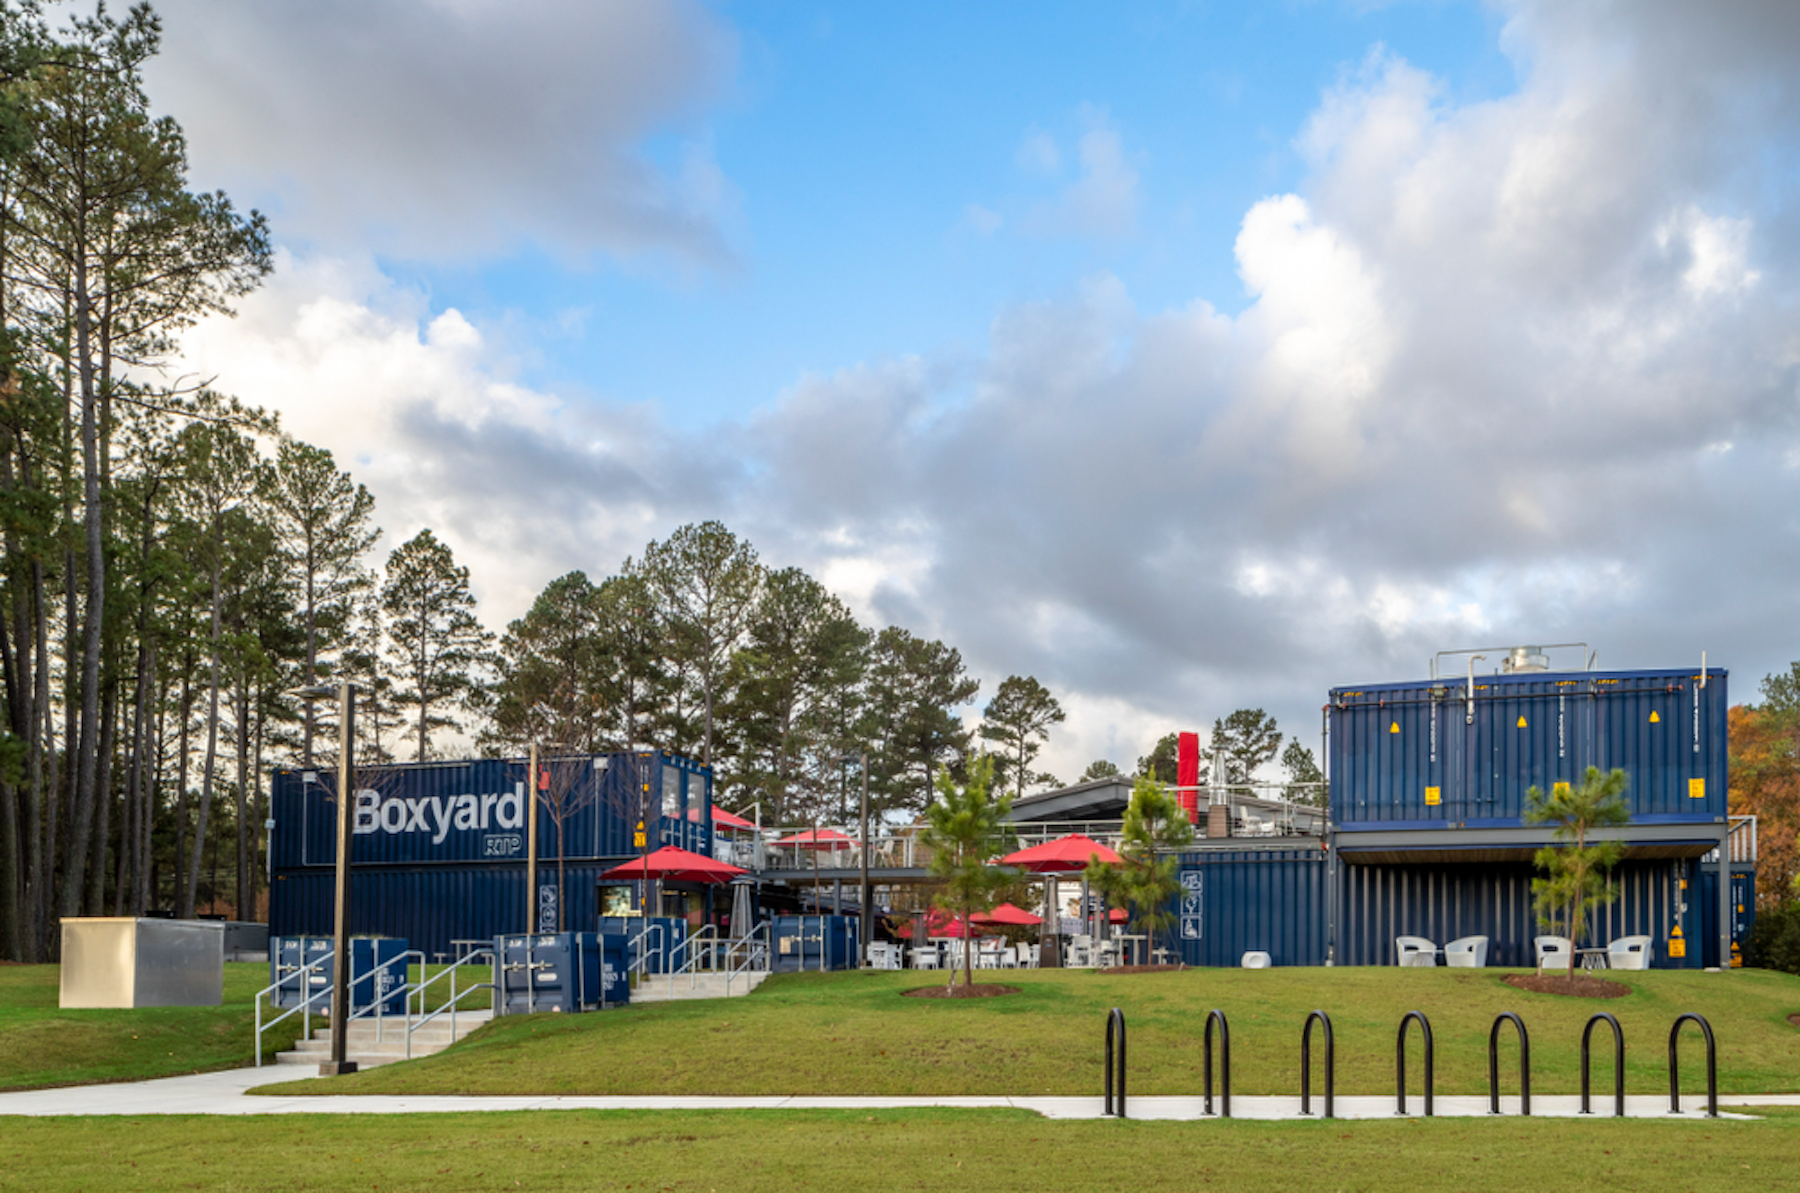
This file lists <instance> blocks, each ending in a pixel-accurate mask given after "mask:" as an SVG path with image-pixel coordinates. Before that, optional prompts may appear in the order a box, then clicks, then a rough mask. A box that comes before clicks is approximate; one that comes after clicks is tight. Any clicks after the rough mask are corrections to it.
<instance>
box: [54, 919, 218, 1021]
mask: <svg viewBox="0 0 1800 1193" xmlns="http://www.w3.org/2000/svg"><path fill="white" fill-rule="evenodd" d="M224 1001H225V925H224V924H223V923H219V922H216V921H212V920H155V919H138V918H136V917H134V916H99V917H95V918H92V919H66V920H64V921H63V922H62V991H61V998H60V1001H59V1003H58V1005H59V1006H62V1007H64V1008H73V1007H216V1006H219V1005H220V1004H221V1003H223V1002H224Z"/></svg>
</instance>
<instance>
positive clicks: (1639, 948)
mask: <svg viewBox="0 0 1800 1193" xmlns="http://www.w3.org/2000/svg"><path fill="white" fill-rule="evenodd" d="M1655 953H1656V950H1655V949H1654V948H1653V947H1652V946H1651V943H1650V938H1649V937H1648V936H1621V937H1619V939H1617V940H1615V941H1611V942H1609V943H1608V944H1607V946H1606V964H1607V965H1608V966H1609V967H1610V968H1612V969H1649V968H1650V959H1651V958H1652V957H1653V956H1655Z"/></svg>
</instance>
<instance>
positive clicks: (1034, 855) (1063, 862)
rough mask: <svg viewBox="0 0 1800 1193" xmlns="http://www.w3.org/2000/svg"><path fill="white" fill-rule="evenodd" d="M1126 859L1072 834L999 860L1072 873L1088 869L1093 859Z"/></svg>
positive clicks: (1034, 869)
mask: <svg viewBox="0 0 1800 1193" xmlns="http://www.w3.org/2000/svg"><path fill="white" fill-rule="evenodd" d="M1123 860H1124V859H1123V858H1121V857H1120V856H1119V855H1118V854H1117V853H1114V852H1113V851H1112V850H1110V849H1108V848H1107V847H1106V846H1104V845H1102V844H1100V842H1098V841H1096V840H1094V839H1093V838H1092V837H1084V836H1082V835H1081V834H1080V833H1070V834H1069V835H1068V836H1066V837H1058V838H1056V840H1054V841H1045V842H1044V843H1043V844H1042V845H1033V846H1031V847H1030V848H1029V849H1021V850H1019V851H1018V852H1017V853H1009V854H1007V855H1006V856H1005V857H1003V858H1001V859H1000V864H1001V865H1003V866H1017V867H1018V868H1019V869H1021V870H1029V871H1031V872H1032V873H1033V874H1073V873H1075V872H1077V871H1080V870H1085V869H1087V868H1088V863H1089V862H1090V861H1095V862H1111V863H1113V864H1115V865H1116V864H1117V863H1119V862H1121V861H1123Z"/></svg>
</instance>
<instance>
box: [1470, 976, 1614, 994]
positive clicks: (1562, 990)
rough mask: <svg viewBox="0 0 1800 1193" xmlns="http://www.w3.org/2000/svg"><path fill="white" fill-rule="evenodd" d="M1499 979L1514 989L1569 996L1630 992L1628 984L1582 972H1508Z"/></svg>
mask: <svg viewBox="0 0 1800 1193" xmlns="http://www.w3.org/2000/svg"><path fill="white" fill-rule="evenodd" d="M1501 980H1502V981H1504V982H1505V983H1506V984H1507V985H1508V986H1511V987H1513V988H1514V989H1515V990H1529V991H1531V992H1532V993H1533V994H1564V995H1568V996H1569V997H1571V998H1624V997H1625V996H1626V995H1627V994H1630V993H1631V987H1630V986H1621V985H1620V984H1619V983H1617V982H1609V981H1607V980H1606V979H1605V978H1596V977H1591V976H1589V975H1588V974H1583V973H1578V974H1576V975H1575V976H1574V977H1573V978H1571V977H1569V976H1568V975H1567V974H1548V973H1509V974H1507V975H1506V977H1504V978H1502V979H1501Z"/></svg>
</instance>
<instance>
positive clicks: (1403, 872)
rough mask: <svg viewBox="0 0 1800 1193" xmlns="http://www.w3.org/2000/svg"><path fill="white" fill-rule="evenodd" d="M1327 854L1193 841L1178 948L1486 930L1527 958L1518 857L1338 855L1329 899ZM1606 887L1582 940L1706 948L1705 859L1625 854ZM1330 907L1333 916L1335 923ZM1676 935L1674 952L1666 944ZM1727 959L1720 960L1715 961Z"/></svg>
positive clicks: (1526, 869)
mask: <svg viewBox="0 0 1800 1193" xmlns="http://www.w3.org/2000/svg"><path fill="white" fill-rule="evenodd" d="M1327 858H1328V855H1327V853H1326V852H1325V851H1324V850H1322V849H1318V848H1310V849H1282V848H1269V849H1255V848H1250V849H1228V850H1194V851H1190V852H1188V853H1184V854H1182V855H1181V857H1180V860H1179V868H1178V870H1177V876H1178V879H1179V881H1180V883H1181V893H1180V894H1179V895H1178V896H1177V898H1176V899H1175V901H1174V904H1173V906H1171V907H1170V908H1169V910H1170V911H1171V912H1172V913H1173V914H1174V915H1175V932H1176V938H1177V939H1176V947H1177V949H1178V951H1179V953H1180V955H1181V959H1182V961H1183V962H1184V963H1185V964H1188V965H1211V966H1235V965H1237V964H1239V962H1240V961H1241V959H1242V957H1243V955H1244V954H1245V953H1247V952H1252V951H1256V952H1265V953H1268V954H1269V956H1270V958H1271V960H1272V961H1273V962H1274V963H1275V964H1276V965H1323V964H1325V962H1326V959H1327V957H1328V956H1332V955H1333V948H1332V946H1333V944H1335V962H1336V964H1339V965H1392V964H1394V963H1395V956H1394V950H1395V946H1394V938H1395V937H1397V936H1423V937H1425V938H1426V939H1428V940H1430V941H1432V942H1434V943H1435V944H1437V945H1438V946H1439V947H1440V948H1441V947H1442V946H1444V945H1445V944H1447V943H1449V942H1450V941H1452V940H1455V939H1457V938H1459V937H1463V936H1486V937H1487V938H1488V964H1489V965H1491V966H1497V967H1506V968H1526V969H1528V968H1530V967H1531V966H1532V965H1533V964H1534V963H1535V951H1534V949H1533V948H1532V940H1533V938H1534V937H1536V936H1537V935H1539V934H1540V933H1542V932H1543V931H1544V929H1543V928H1541V927H1540V926H1539V925H1538V920H1537V913H1536V911H1535V909H1534V906H1533V903H1532V895H1531V880H1532V878H1533V877H1534V876H1535V875H1536V874H1538V873H1539V871H1537V870H1536V869H1535V868H1534V867H1533V866H1531V865H1530V864H1529V863H1524V862H1513V863H1494V864H1484V863H1453V864H1431V865H1349V864H1344V865H1340V866H1339V868H1338V879H1337V884H1336V886H1337V890H1336V902H1335V906H1333V905H1332V904H1331V902H1330V901H1329V900H1328V899H1327V893H1328V891H1330V889H1331V880H1330V878H1329V865H1328V861H1327ZM1613 881H1614V883H1615V885H1616V887H1617V889H1618V895H1617V897H1616V898H1615V899H1614V900H1613V902H1612V903H1610V904H1608V905H1607V906H1606V907H1603V908H1601V909H1599V910H1597V911H1595V912H1594V913H1593V915H1592V916H1591V917H1590V921H1589V929H1588V932H1587V936H1586V940H1587V942H1588V943H1589V944H1590V945H1594V946H1603V945H1605V944H1606V943H1607V942H1608V941H1611V940H1615V939H1617V938H1619V937H1621V936H1635V935H1645V936H1649V937H1650V938H1651V939H1652V940H1653V941H1654V942H1655V944H1654V948H1655V954H1654V958H1653V960H1652V965H1654V966H1655V967H1656V968H1658V969H1698V968H1701V967H1703V966H1713V965H1718V964H1720V962H1719V959H1718V933H1717V930H1716V924H1717V923H1718V918H1717V907H1718V902H1717V890H1718V886H1717V874H1716V869H1715V864H1714V863H1712V862H1701V861H1699V860H1697V859H1692V858H1676V859H1651V860H1642V861H1626V862H1623V863H1621V864H1620V865H1619V866H1618V868H1617V869H1616V870H1615V871H1614V872H1613ZM1754 881H1755V876H1754V874H1752V873H1751V872H1750V871H1749V869H1748V867H1743V868H1741V869H1737V870H1735V871H1734V873H1733V874H1732V897H1733V907H1734V909H1735V910H1734V912H1733V917H1734V918H1733V923H1732V939H1733V941H1736V942H1740V943H1741V942H1742V941H1744V940H1745V939H1747V937H1748V935H1749V932H1750V928H1751V925H1752V924H1753V923H1754V915H1753V912H1754V907H1755V892H1754ZM1334 918H1335V923H1334V922H1333V920H1334ZM1674 940H1680V941H1683V942H1685V943H1684V944H1683V945H1682V946H1681V947H1680V950H1679V951H1680V952H1681V954H1682V955H1680V956H1671V949H1670V943H1671V941H1674ZM1727 964H1729V960H1728V961H1727Z"/></svg>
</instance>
